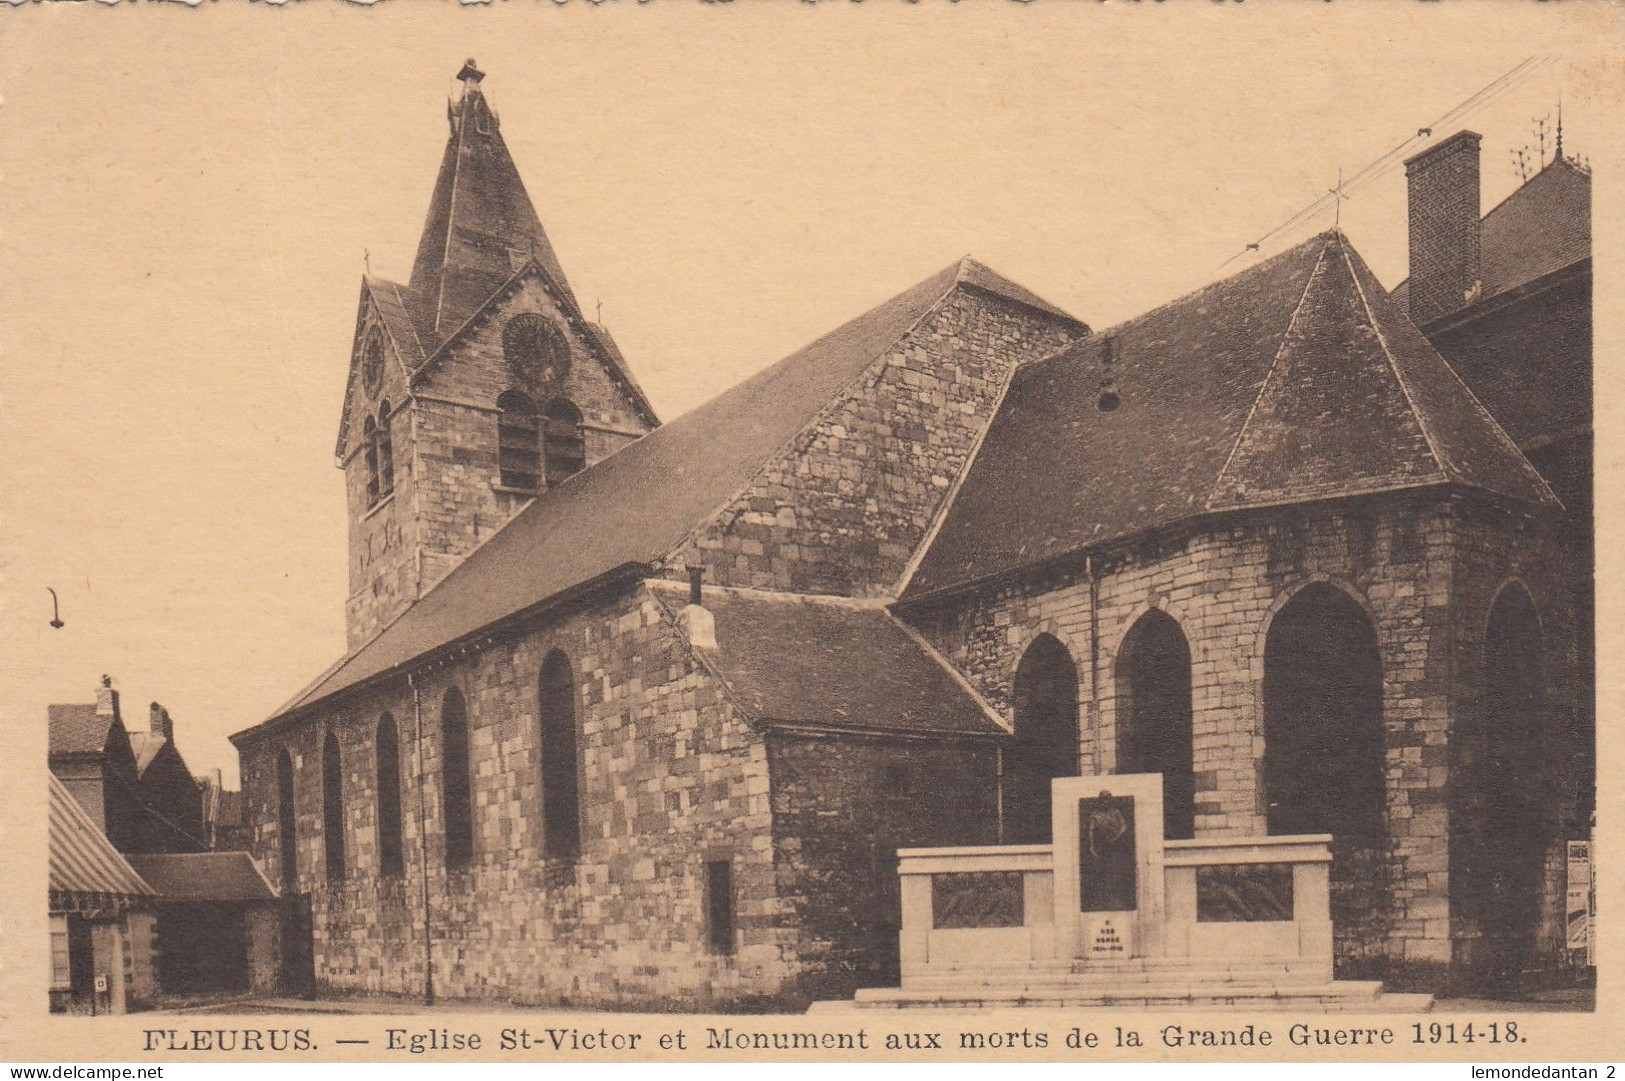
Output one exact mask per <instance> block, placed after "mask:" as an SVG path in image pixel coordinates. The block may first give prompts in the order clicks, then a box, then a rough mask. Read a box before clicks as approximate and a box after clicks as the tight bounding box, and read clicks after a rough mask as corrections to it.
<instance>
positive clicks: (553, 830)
mask: <svg viewBox="0 0 1625 1081" xmlns="http://www.w3.org/2000/svg"><path fill="white" fill-rule="evenodd" d="M538 683H539V686H538V694H537V703H538V706H539V712H540V713H541V735H542V823H543V841H542V851H543V852H544V854H545V855H546V856H547V857H548V858H549V859H560V860H573V859H575V858H576V857H577V856H579V855H580V854H581V765H580V759H579V755H578V753H577V748H576V739H577V733H576V689H575V677H574V676H573V675H572V674H571V672H570V658H569V657H566V656H565V655H564V654H563V653H562V652H560V651H559V650H556V649H555V650H554V651H553V652H551V653H549V654H548V655H547V659H546V660H545V661H543V662H542V673H541V677H540V679H539V680H538Z"/></svg>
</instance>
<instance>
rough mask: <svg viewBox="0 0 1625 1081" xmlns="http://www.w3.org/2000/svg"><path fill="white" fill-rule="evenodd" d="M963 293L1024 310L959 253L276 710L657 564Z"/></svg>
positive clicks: (507, 541) (539, 510)
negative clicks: (979, 293)
mask: <svg viewBox="0 0 1625 1081" xmlns="http://www.w3.org/2000/svg"><path fill="white" fill-rule="evenodd" d="M972 285H973V286H974V287H975V288H979V289H982V290H984V291H990V292H995V293H998V294H1000V295H1002V296H1005V297H1006V298H1007V299H1010V300H1012V301H1014V302H1016V303H1019V304H1028V303H1029V301H1028V300H1027V297H1028V296H1030V294H1027V293H1026V291H1025V290H1023V289H1021V288H1020V287H1019V286H1016V285H1015V284H1014V283H1011V282H1009V281H1007V280H1006V279H1005V278H1003V277H1001V276H1000V275H999V274H997V273H996V272H994V271H992V270H990V269H988V268H986V267H983V266H981V265H980V264H977V263H975V262H974V261H973V260H971V259H969V258H968V257H967V258H965V259H962V260H960V261H959V262H957V263H954V264H953V265H951V266H949V267H946V268H945V269H943V270H942V271H940V272H938V273H937V274H934V275H932V276H931V277H929V278H927V279H925V280H924V281H922V282H920V283H919V284H918V285H915V286H914V287H913V288H911V289H908V290H906V291H904V292H902V293H900V294H898V295H897V296H895V297H893V298H892V299H890V300H888V301H886V302H885V303H883V304H881V305H879V306H878V307H876V308H873V309H871V310H870V311H868V312H865V313H864V314H863V315H860V316H858V317H857V318H856V319H853V320H851V321H850V322H848V323H846V324H844V325H842V326H840V327H838V328H836V329H835V330H833V331H831V332H830V333H828V334H826V335H824V336H823V337H821V338H819V339H817V340H816V341H814V342H812V343H810V344H809V345H807V346H805V347H803V348H802V349H800V350H798V351H797V352H795V353H793V354H791V355H790V356H788V357H786V358H784V359H783V360H781V361H779V362H778V363H777V364H774V365H772V366H771V367H768V368H766V369H764V370H763V371H761V372H758V373H757V374H756V375H754V376H752V377H751V378H749V379H747V380H745V381H744V382H742V383H740V384H738V385H737V386H735V387H733V388H732V389H730V390H727V391H725V392H724V393H722V394H720V395H718V396H717V397H716V398H713V399H712V400H711V401H709V402H707V403H706V404H704V405H702V406H700V407H698V408H697V409H694V410H692V411H690V412H689V413H687V414H685V415H683V416H681V417H679V418H677V419H676V420H674V421H671V422H669V423H667V424H664V425H662V426H660V427H659V428H656V429H655V430H653V431H651V432H649V433H648V434H647V435H645V436H643V437H642V438H640V439H637V440H635V441H634V442H632V443H629V444H627V445H626V446H625V447H623V448H621V449H620V450H618V451H616V452H615V453H614V454H611V455H610V456H609V457H607V458H605V459H604V460H603V461H601V462H599V463H597V464H596V465H594V466H592V467H591V468H590V469H587V470H584V471H582V472H580V473H577V474H576V475H575V476H573V477H571V478H570V479H569V480H567V481H565V482H564V483H562V484H560V485H558V486H557V487H554V488H549V489H548V490H546V491H545V492H543V493H542V494H540V495H539V496H537V497H536V499H534V500H533V501H532V502H531V503H530V504H529V505H528V506H527V507H526V508H525V509H524V510H522V511H521V512H520V513H519V514H517V515H515V516H514V518H513V519H512V520H511V521H509V523H508V524H507V525H506V526H504V527H503V528H502V529H501V530H500V531H499V532H497V533H496V534H495V535H494V536H492V537H491V538H490V539H489V540H488V541H486V542H485V543H484V544H483V545H481V546H480V547H479V548H477V549H475V550H474V551H473V552H471V553H470V554H469V555H468V557H467V558H466V559H465V560H464V561H463V562H462V563H460V564H458V566H457V567H456V568H455V569H453V570H452V571H451V573H449V574H448V575H447V576H446V577H445V578H444V579H442V580H441V581H440V583H439V584H437V585H436V586H435V587H434V588H433V589H431V590H429V592H427V593H425V594H424V595H423V596H422V597H421V598H419V599H418V601H417V602H416V603H415V604H413V606H412V607H411V608H408V609H407V610H406V611H405V612H404V613H402V615H401V616H400V617H399V618H397V619H396V620H395V621H394V622H393V623H391V624H390V625H389V626H387V627H386V628H384V630H383V631H381V632H380V633H379V634H378V635H376V636H374V637H373V638H372V639H371V640H369V641H368V642H366V643H364V644H363V645H362V646H360V647H359V648H358V649H357V650H356V651H354V652H353V653H351V654H350V655H349V656H347V657H345V658H344V659H342V660H341V661H339V662H338V663H337V664H336V665H335V666H334V667H333V668H332V669H330V670H329V672H328V673H327V674H326V675H325V676H323V677H321V678H318V679H317V680H316V681H315V682H314V683H312V684H311V685H310V686H308V687H307V688H305V689H304V690H303V691H301V692H300V693H299V694H297V695H295V696H294V698H293V699H292V700H290V701H289V702H288V703H287V704H285V705H284V706H283V707H282V708H281V709H279V710H278V711H277V713H276V714H275V715H274V716H281V715H283V714H285V713H288V712H291V711H293V710H296V709H301V708H303V707H306V706H309V705H311V704H313V703H315V702H317V701H319V700H321V699H323V698H326V697H327V696H329V695H332V694H335V693H337V692H339V691H342V690H344V689H346V688H349V687H352V686H354V685H356V684H358V683H361V682H363V681H364V680H367V679H369V678H372V677H374V676H377V675H379V674H381V673H384V672H387V671H389V670H391V669H393V668H395V667H397V666H399V665H402V664H405V663H406V662H408V661H411V660H413V659H414V658H416V657H419V656H421V655H423V654H425V653H427V652H429V651H431V650H434V649H435V648H437V647H439V646H442V645H444V644H446V643H448V642H452V641H456V640H457V639H460V638H462V637H464V636H467V635H470V634H472V633H474V632H476V631H479V630H481V629H483V628H485V627H487V626H489V625H490V624H492V623H495V622H497V621H499V620H502V619H504V618H506V617H508V616H511V615H514V614H516V613H519V612H522V611H524V610H526V609H530V608H533V607H535V606H538V605H540V604H542V603H544V602H546V601H548V600H550V599H552V598H554V597H556V596H557V595H559V594H561V593H563V592H564V591H566V590H569V589H571V588H572V587H575V586H578V585H581V584H583V583H587V582H591V581H594V580H596V579H599V578H601V577H603V576H605V575H608V574H610V573H611V572H614V571H617V570H618V569H621V568H625V567H628V566H642V565H645V564H649V563H653V562H655V561H657V560H658V559H660V558H661V557H663V556H664V555H666V554H667V553H669V552H671V551H672V550H674V549H675V548H677V547H678V546H679V545H680V544H681V543H682V542H683V541H684V540H685V539H686V538H687V536H688V535H689V533H690V532H691V531H692V530H694V529H695V528H697V527H698V526H700V525H702V524H703V523H704V522H705V521H706V520H707V519H709V518H710V516H711V515H713V514H715V513H716V512H717V511H718V510H720V509H721V508H722V507H723V506H724V505H725V504H726V503H727V501H728V500H729V499H731V498H732V497H733V495H734V494H735V493H736V492H737V491H738V490H739V489H740V488H741V487H742V486H743V485H744V484H745V482H746V481H747V480H749V478H750V477H751V476H752V475H754V474H755V472H756V471H757V470H758V469H760V468H761V467H762V466H764V465H766V464H767V462H768V461H769V460H770V459H771V458H772V457H773V456H774V455H775V454H776V453H777V452H778V451H779V450H780V449H781V448H783V447H784V446H785V445H786V444H788V443H789V442H790V441H791V440H792V439H793V438H794V437H795V436H796V434H797V433H798V432H800V431H801V430H802V428H804V427H805V426H806V425H807V424H808V423H810V422H811V421H812V420H813V419H814V418H815V417H816V416H817V415H818V413H819V411H820V410H821V409H823V408H824V406H825V405H827V404H828V403H829V402H830V401H831V400H833V399H834V398H835V397H836V396H837V395H838V394H840V393H841V392H842V391H843V390H845V389H846V388H848V387H849V386H851V385H852V384H853V383H854V382H856V381H857V379H858V378H859V377H860V376H861V375H862V374H863V373H864V372H865V371H866V370H868V368H869V367H870V366H871V365H872V364H873V363H874V362H875V361H876V360H878V359H879V358H880V357H881V356H883V355H884V354H885V353H886V352H887V351H888V350H889V349H890V348H891V347H892V346H893V345H894V344H895V343H896V342H897V341H898V340H900V339H901V338H902V337H903V336H904V335H905V334H907V333H908V331H909V330H910V329H912V328H913V326H914V325H915V324H916V323H917V322H919V320H920V319H922V318H923V317H924V316H925V315H926V314H927V313H928V312H930V311H931V310H932V309H933V308H935V307H936V306H937V305H938V304H939V303H941V302H942V301H943V300H945V299H946V298H947V297H948V296H949V295H950V294H951V293H953V292H954V291H955V290H956V289H959V288H962V287H966V286H972ZM1046 310H1048V309H1046ZM1066 318H1068V319H1069V321H1072V322H1076V320H1071V317H1066ZM1079 325H1080V326H1081V324H1079Z"/></svg>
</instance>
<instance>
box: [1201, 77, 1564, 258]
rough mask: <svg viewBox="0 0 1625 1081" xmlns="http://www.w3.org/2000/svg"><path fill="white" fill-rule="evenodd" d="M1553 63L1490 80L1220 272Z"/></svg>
mask: <svg viewBox="0 0 1625 1081" xmlns="http://www.w3.org/2000/svg"><path fill="white" fill-rule="evenodd" d="M1556 61H1557V58H1556V57H1534V56H1530V57H1525V58H1524V59H1523V60H1521V61H1520V62H1518V63H1517V64H1515V65H1513V66H1512V67H1511V68H1510V69H1509V70H1507V71H1506V72H1504V73H1502V74H1501V75H1500V76H1499V77H1497V78H1495V79H1493V80H1491V81H1490V82H1489V83H1486V84H1485V85H1484V86H1482V87H1480V88H1479V89H1478V90H1477V91H1475V92H1474V93H1472V94H1470V95H1468V96H1467V97H1466V98H1464V99H1462V100H1461V101H1460V102H1457V103H1456V104H1455V105H1453V106H1452V107H1451V108H1450V109H1448V110H1447V111H1446V112H1445V113H1444V114H1443V115H1441V116H1440V117H1439V118H1438V119H1436V120H1434V121H1433V122H1432V123H1431V124H1427V125H1425V126H1423V127H1419V128H1417V130H1416V134H1414V135H1411V136H1409V137H1407V138H1405V139H1404V140H1402V141H1401V142H1400V143H1399V144H1398V145H1397V146H1395V147H1394V148H1393V149H1391V150H1389V151H1387V152H1386V153H1384V154H1381V155H1379V156H1378V157H1377V158H1375V159H1373V160H1372V161H1371V162H1369V163H1367V164H1366V165H1365V166H1363V167H1362V168H1361V169H1359V170H1358V171H1357V172H1356V173H1355V174H1354V175H1353V176H1351V177H1349V178H1348V179H1347V180H1344V181H1341V182H1340V183H1339V184H1338V186H1337V187H1336V188H1331V189H1328V190H1327V191H1326V193H1325V194H1324V195H1321V196H1319V197H1317V198H1316V199H1314V200H1312V201H1311V202H1310V203H1308V204H1307V205H1306V206H1304V207H1302V208H1301V209H1299V210H1298V211H1297V212H1296V213H1294V214H1293V215H1291V216H1290V217H1288V218H1287V219H1286V220H1285V221H1283V222H1281V223H1280V224H1279V225H1277V226H1275V227H1274V228H1273V229H1270V230H1269V231H1268V232H1266V233H1264V234H1263V235H1261V236H1259V237H1258V238H1257V239H1256V240H1254V241H1252V242H1251V243H1249V244H1247V245H1246V246H1245V247H1243V248H1242V250H1241V251H1239V252H1237V253H1236V254H1234V255H1232V256H1230V258H1228V259H1226V260H1225V261H1224V262H1222V263H1220V264H1219V269H1220V270H1223V269H1224V268H1225V267H1227V266H1229V265H1230V264H1231V263H1233V262H1235V261H1236V260H1237V259H1241V258H1244V257H1245V256H1246V255H1247V254H1248V253H1249V252H1256V251H1261V250H1262V249H1263V247H1264V245H1265V244H1268V243H1270V242H1271V241H1273V240H1275V239H1276V238H1277V237H1279V236H1281V235H1282V234H1284V233H1287V232H1290V231H1291V230H1293V229H1295V228H1297V227H1298V226H1300V225H1302V224H1303V223H1305V222H1306V221H1309V220H1311V219H1313V218H1315V217H1317V216H1319V215H1320V214H1323V213H1325V212H1327V211H1328V210H1331V209H1332V208H1333V207H1335V206H1336V205H1337V204H1338V203H1339V202H1341V201H1342V200H1345V199H1347V198H1348V197H1349V195H1350V194H1351V193H1352V192H1353V191H1355V190H1356V189H1358V188H1361V187H1364V186H1365V185H1366V184H1369V183H1370V182H1371V181H1373V180H1375V179H1376V178H1377V177H1379V176H1382V175H1383V174H1385V173H1387V172H1388V171H1389V170H1390V169H1392V168H1393V167H1394V166H1395V165H1397V164H1398V163H1399V162H1400V161H1401V160H1403V159H1404V158H1405V157H1406V156H1407V155H1408V153H1409V151H1410V150H1411V149H1412V148H1413V147H1414V146H1415V145H1416V143H1417V142H1418V141H1425V140H1427V139H1430V138H1432V136H1433V132H1434V131H1437V130H1441V129H1443V128H1446V127H1448V126H1449V125H1451V124H1453V123H1455V122H1456V121H1459V120H1461V119H1462V118H1464V117H1466V116H1468V115H1469V114H1471V113H1474V112H1476V111H1478V110H1479V109H1481V108H1483V107H1484V106H1485V105H1487V104H1489V103H1490V102H1491V101H1493V100H1494V99H1495V98H1498V97H1500V96H1501V95H1502V94H1504V93H1506V92H1507V91H1508V90H1510V89H1512V88H1513V87H1514V86H1517V85H1519V84H1521V83H1524V82H1527V81H1528V80H1529V79H1531V78H1533V77H1534V76H1535V75H1536V74H1537V73H1539V72H1541V71H1544V70H1545V69H1546V68H1548V67H1550V66H1551V65H1552V64H1554V63H1556Z"/></svg>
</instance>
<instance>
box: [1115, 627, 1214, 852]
mask: <svg viewBox="0 0 1625 1081" xmlns="http://www.w3.org/2000/svg"><path fill="white" fill-rule="evenodd" d="M1194 757H1195V748H1194V734H1193V731H1192V717H1191V650H1190V646H1189V645H1188V644H1187V643H1186V641H1185V634H1184V632H1183V631H1181V630H1180V629H1179V624H1178V623H1175V622H1174V620H1173V618H1172V617H1170V616H1169V615H1167V614H1166V613H1165V612H1160V611H1156V610H1153V611H1150V612H1147V613H1146V614H1145V615H1143V616H1141V617H1140V618H1139V620H1137V621H1136V622H1135V624H1134V626H1133V627H1132V628H1130V629H1129V632H1128V635H1127V637H1125V638H1124V639H1123V648H1122V650H1121V652H1120V653H1119V654H1118V657H1117V772H1119V773H1160V774H1162V825H1163V836H1164V837H1166V838H1168V839H1169V840H1175V839H1181V838H1187V837H1194V836H1196V777H1195V773H1194V770H1193V764H1192V760H1193V758H1194Z"/></svg>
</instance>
